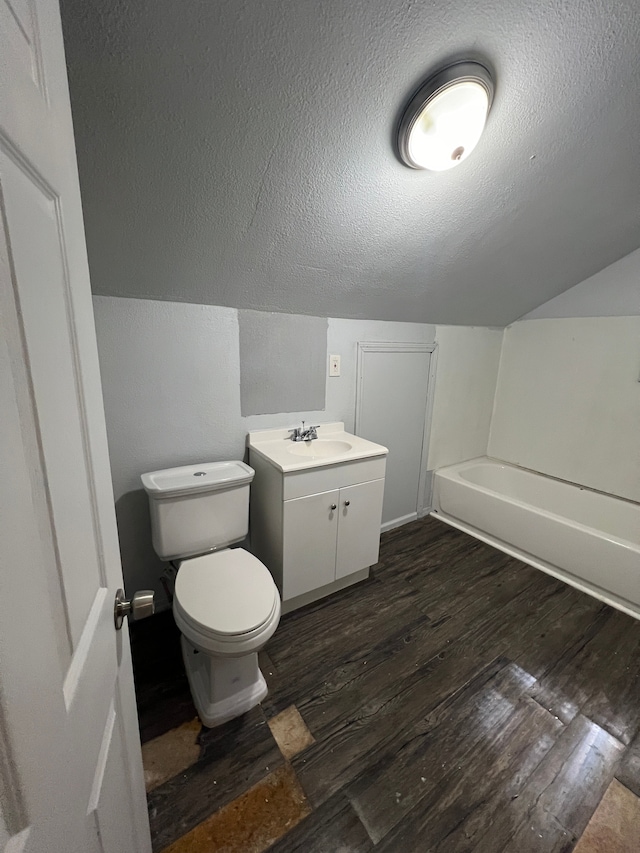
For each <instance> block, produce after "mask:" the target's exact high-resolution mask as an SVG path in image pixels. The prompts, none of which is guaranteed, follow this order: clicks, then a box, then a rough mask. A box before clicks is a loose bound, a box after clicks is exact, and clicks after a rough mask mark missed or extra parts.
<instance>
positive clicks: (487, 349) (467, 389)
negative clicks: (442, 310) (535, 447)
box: [428, 326, 502, 471]
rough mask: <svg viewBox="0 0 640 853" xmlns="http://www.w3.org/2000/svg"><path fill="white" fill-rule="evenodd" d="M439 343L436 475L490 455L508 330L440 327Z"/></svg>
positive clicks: (433, 446) (433, 442) (432, 448)
mask: <svg viewBox="0 0 640 853" xmlns="http://www.w3.org/2000/svg"><path fill="white" fill-rule="evenodd" d="M436 340H437V342H438V369H437V376H436V387H435V397H434V402H433V419H432V422H431V439H430V442H429V462H428V468H429V470H431V471H433V470H435V469H436V468H441V467H442V466H443V465H453V464H454V463H456V462H462V461H464V460H465V459H473V458H474V457H475V456H484V455H485V454H486V452H487V442H488V439H489V428H490V423H491V412H492V409H493V399H494V394H495V389H496V380H497V376H498V365H499V362H500V347H501V344H502V329H488V328H482V327H474V326H437V327H436Z"/></svg>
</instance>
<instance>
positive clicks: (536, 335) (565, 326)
mask: <svg viewBox="0 0 640 853" xmlns="http://www.w3.org/2000/svg"><path fill="white" fill-rule="evenodd" d="M639 377H640V316H638V317H584V318H575V319H569V318H567V319H544V320H523V321H520V322H518V323H514V325H513V326H510V327H509V328H508V329H506V331H505V335H504V344H503V348H502V357H501V361H500V371H499V375H498V386H497V391H496V398H495V408H494V413H493V420H492V424H491V435H490V438H489V445H488V450H489V456H493V457H495V458H497V459H503V460H505V461H506V462H511V463H513V464H515V465H521V466H523V467H525V468H531V469H532V470H534V471H540V472H541V473H543V474H548V475H550V476H552V477H559V478H560V479H562V480H568V481H569V482H572V483H578V484H580V485H581V486H587V487H589V488H591V489H598V490H599V491H603V492H607V493H609V494H612V495H616V496H618V497H622V498H627V499H629V500H633V501H640V438H639V436H640V383H639V382H638V379H639Z"/></svg>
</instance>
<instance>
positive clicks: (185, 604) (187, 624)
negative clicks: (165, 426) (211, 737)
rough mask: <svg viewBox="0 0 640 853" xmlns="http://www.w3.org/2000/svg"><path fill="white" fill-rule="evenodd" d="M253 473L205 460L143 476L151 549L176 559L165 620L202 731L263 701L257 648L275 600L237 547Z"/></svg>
mask: <svg viewBox="0 0 640 853" xmlns="http://www.w3.org/2000/svg"><path fill="white" fill-rule="evenodd" d="M253 477H254V471H253V469H252V468H250V467H249V466H248V465H245V463H244V462H208V463H205V464H202V465H185V466H183V467H180V468H169V469H167V470H164V471H153V472H151V473H149V474H143V475H142V484H143V486H144V489H145V491H146V493H147V495H148V497H149V506H150V510H151V531H152V539H153V547H154V549H155V551H156V553H157V554H158V556H159V557H160V559H162V560H167V561H172V562H173V561H180V564H179V568H178V573H177V576H176V584H175V592H174V599H173V615H174V619H175V621H176V624H177V626H178V628H179V629H180V632H181V634H182V636H181V639H180V642H181V645H182V656H183V659H184V665H185V669H186V671H187V677H188V679H189V686H190V688H191V695H192V696H193V701H194V704H195V706H196V709H197V711H198V714H199V716H200V719H201V720H202V722H203V723H204V725H205V726H210V727H213V726H219V725H221V724H222V723H225V722H227V720H231V719H233V718H234V717H237V716H239V715H240V714H244V713H245V712H246V711H248V710H250V709H251V708H253V707H254V705H257V704H258V703H259V702H260V701H261V700H262V699H264V697H265V696H266V695H267V684H266V682H265V680H264V676H263V675H262V673H261V672H260V668H259V666H258V651H259V650H260V649H261V648H262V647H263V646H264V644H265V643H266V642H267V640H268V639H269V638H270V637H271V636H272V635H273V633H274V631H275V630H276V628H277V627H278V622H279V621H280V595H279V593H278V589H277V587H276V585H275V583H274V581H273V578H272V577H271V574H270V572H269V570H268V569H267V567H266V566H265V565H264V563H261V562H260V560H258V559H257V558H256V557H254V556H253V554H250V553H249V552H248V551H245V550H244V549H243V548H231V547H230V546H231V545H233V544H234V543H237V542H241V541H242V540H243V539H244V538H245V536H246V535H247V531H248V529H249V488H250V483H251V481H252V480H253Z"/></svg>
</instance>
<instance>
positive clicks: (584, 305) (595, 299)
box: [521, 249, 640, 320]
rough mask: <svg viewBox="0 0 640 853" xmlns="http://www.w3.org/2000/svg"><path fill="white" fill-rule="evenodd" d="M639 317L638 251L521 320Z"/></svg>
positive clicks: (639, 263) (639, 256)
mask: <svg viewBox="0 0 640 853" xmlns="http://www.w3.org/2000/svg"><path fill="white" fill-rule="evenodd" d="M638 314H640V249H638V250H637V251H635V252H632V253H631V254H630V255H626V256H625V257H624V258H621V259H620V260H619V261H616V263H615V264H611V266H608V267H605V269H603V270H601V271H600V272H599V273H596V275H593V276H591V278H587V279H585V280H584V281H582V282H580V284H576V286H575V287H572V288H570V289H569V290H565V292H564V293H561V294H560V296H556V297H555V299H550V300H549V301H548V302H545V303H544V305H541V306H540V307H539V308H536V309H534V310H533V311H531V312H530V313H529V314H525V316H524V317H522V318H521V319H523V320H534V319H544V318H550V317H625V316H626V317H631V316H636V315H638Z"/></svg>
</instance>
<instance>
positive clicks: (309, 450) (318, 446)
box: [287, 438, 352, 459]
mask: <svg viewBox="0 0 640 853" xmlns="http://www.w3.org/2000/svg"><path fill="white" fill-rule="evenodd" d="M351 447H352V445H351V444H349V442H348V441H330V440H329V439H322V438H315V439H313V441H296V442H293V441H292V442H291V447H289V448H287V449H288V451H289V453H292V454H293V455H294V456H304V458H305V459H328V458H330V457H332V456H335V457H338V456H342V455H343V454H344V453H347V452H348V451H349V450H351Z"/></svg>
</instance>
